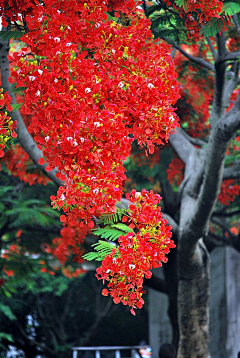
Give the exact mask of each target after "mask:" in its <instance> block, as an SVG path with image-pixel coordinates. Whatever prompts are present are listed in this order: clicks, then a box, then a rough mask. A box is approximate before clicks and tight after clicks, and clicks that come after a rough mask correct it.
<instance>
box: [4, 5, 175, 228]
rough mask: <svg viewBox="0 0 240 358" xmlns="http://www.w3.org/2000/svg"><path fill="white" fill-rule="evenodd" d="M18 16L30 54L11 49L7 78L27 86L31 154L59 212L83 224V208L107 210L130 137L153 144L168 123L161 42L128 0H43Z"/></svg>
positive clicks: (171, 92) (117, 190)
mask: <svg viewBox="0 0 240 358" xmlns="http://www.w3.org/2000/svg"><path fill="white" fill-rule="evenodd" d="M108 6H109V7H108ZM108 11H112V12H111V13H113V11H115V12H114V16H115V17H114V19H115V21H113V20H112V18H111V20H109V19H108V15H107V12H108ZM26 21H27V24H28V28H29V32H28V33H27V34H26V35H25V36H23V38H22V41H24V42H25V43H26V44H27V46H28V47H29V48H30V50H29V55H26V53H27V48H26V51H24V50H22V51H21V53H14V54H13V55H12V56H11V60H14V61H15V63H16V66H15V67H14V68H13V73H12V82H16V83H17V86H20V87H25V88H27V89H26V90H25V103H24V106H23V107H22V111H23V113H25V114H33V119H32V123H31V124H30V131H31V132H32V133H33V134H34V136H35V140H36V141H37V142H38V145H39V148H41V149H42V150H43V155H44V158H42V159H41V160H40V161H39V163H40V164H43V163H44V161H46V162H47V163H48V166H47V168H46V169H47V170H49V171H50V170H52V169H53V168H55V167H58V169H59V174H58V177H59V178H60V179H62V180H65V185H64V186H62V187H60V188H59V190H58V194H57V196H52V197H51V200H52V201H53V203H54V206H56V207H57V208H62V209H63V210H64V212H65V214H66V216H62V217H61V220H62V221H63V222H65V221H67V222H69V223H71V224H72V225H74V224H76V223H77V222H78V219H79V218H82V220H83V221H85V222H88V223H89V226H90V227H92V226H93V225H94V223H93V221H92V220H91V216H92V215H100V214H101V213H103V212H113V211H114V210H115V207H114V205H115V203H116V201H118V200H120V198H121V196H122V181H123V180H124V179H125V174H124V167H123V165H122V162H123V161H124V160H125V159H126V158H127V157H128V156H129V154H130V150H131V143H132V141H133V139H134V138H135V139H137V141H138V143H139V145H141V146H142V145H144V146H146V147H147V149H148V151H149V152H150V153H152V152H153V151H154V145H155V144H164V143H165V142H166V141H167V140H168V136H169V133H170V132H171V131H172V130H173V129H174V128H175V127H176V125H177V119H176V115H175V113H174V111H173V108H172V105H173V104H174V103H175V102H176V100H177V99H178V98H179V95H178V89H177V82H176V73H175V72H174V67H173V64H172V60H171V57H170V54H169V46H168V45H166V44H163V43H162V44H157V43H155V42H153V41H152V35H151V32H150V27H149V25H150V22H149V20H147V19H145V18H143V17H141V16H139V15H138V14H137V12H136V5H135V1H134V0H129V1H124V2H115V1H111V2H109V3H108V2H107V1H106V2H102V1H100V0H92V1H88V2H84V1H78V2H76V1H73V0H69V1H64V0H46V1H44V6H42V5H39V6H37V7H36V8H33V9H32V10H31V16H26ZM73 30H74V31H73ZM30 52H31V55H30Z"/></svg>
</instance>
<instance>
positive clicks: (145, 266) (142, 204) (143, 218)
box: [96, 190, 175, 314]
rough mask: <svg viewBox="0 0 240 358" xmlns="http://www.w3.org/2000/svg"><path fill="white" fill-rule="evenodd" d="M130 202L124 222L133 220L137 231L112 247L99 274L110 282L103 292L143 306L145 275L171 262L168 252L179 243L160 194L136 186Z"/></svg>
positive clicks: (121, 300)
mask: <svg viewBox="0 0 240 358" xmlns="http://www.w3.org/2000/svg"><path fill="white" fill-rule="evenodd" d="M128 199H129V200H130V202H131V203H130V205H129V209H128V214H127V215H128V216H123V218H122V221H123V222H128V223H129V222H130V225H129V226H130V227H131V228H134V229H135V230H134V231H136V233H135V232H130V233H127V234H126V235H125V236H120V237H119V240H118V241H119V246H118V247H117V248H116V249H115V248H114V249H113V250H112V253H111V254H110V255H108V256H107V257H106V258H105V259H104V260H103V262H102V265H101V267H99V268H97V274H96V276H97V278H98V279H99V280H103V283H104V282H105V281H107V282H108V285H107V288H105V289H103V291H102V294H103V295H104V296H107V295H108V294H110V295H111V297H113V301H114V302H115V303H119V302H122V303H123V304H124V305H128V306H129V307H131V313H132V314H135V312H134V309H135V308H141V307H142V306H143V304H144V300H143V299H142V294H143V293H144V291H143V278H144V277H145V278H150V277H151V275H152V273H151V271H150V270H151V269H152V268H157V267H160V266H161V265H162V262H167V258H166V254H168V252H169V249H170V248H174V247H175V244H174V243H173V241H172V240H171V236H172V234H171V226H170V225H166V224H167V221H166V220H164V219H163V217H162V213H161V211H160V207H159V206H158V204H159V202H160V199H161V197H160V195H158V194H153V192H152V191H150V192H148V191H146V190H142V191H141V193H138V192H136V190H132V192H131V196H130V197H129V196H128Z"/></svg>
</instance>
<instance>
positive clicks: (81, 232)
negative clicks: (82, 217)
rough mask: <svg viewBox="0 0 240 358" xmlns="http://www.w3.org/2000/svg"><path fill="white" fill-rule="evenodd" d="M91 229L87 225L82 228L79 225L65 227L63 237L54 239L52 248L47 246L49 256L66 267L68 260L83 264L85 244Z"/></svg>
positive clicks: (61, 232)
mask: <svg viewBox="0 0 240 358" xmlns="http://www.w3.org/2000/svg"><path fill="white" fill-rule="evenodd" d="M89 231H90V229H89V227H88V226H87V225H85V226H84V227H80V226H78V225H76V226H71V225H65V226H64V227H63V228H62V229H61V230H60V235H61V237H56V238H54V239H53V241H52V243H53V245H52V246H49V245H47V246H46V250H47V252H48V253H49V254H52V255H53V256H54V257H56V258H57V259H58V260H59V262H60V264H61V265H65V264H66V262H67V261H68V260H70V259H71V261H73V262H77V263H82V262H83V261H84V260H83V259H82V255H83V253H84V249H83V246H82V244H83V242H84V239H85V237H86V235H87V234H88V233H89Z"/></svg>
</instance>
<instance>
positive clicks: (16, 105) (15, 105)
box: [11, 103, 23, 112]
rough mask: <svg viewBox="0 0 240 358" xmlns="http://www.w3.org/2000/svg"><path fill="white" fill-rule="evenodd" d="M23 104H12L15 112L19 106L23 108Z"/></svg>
mask: <svg viewBox="0 0 240 358" xmlns="http://www.w3.org/2000/svg"><path fill="white" fill-rule="evenodd" d="M22 105H23V103H14V104H11V107H12V111H13V112H16V111H17V110H18V109H19V108H21V107H22Z"/></svg>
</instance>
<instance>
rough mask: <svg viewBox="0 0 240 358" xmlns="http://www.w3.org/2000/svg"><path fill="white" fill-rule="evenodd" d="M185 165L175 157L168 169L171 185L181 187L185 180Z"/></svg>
mask: <svg viewBox="0 0 240 358" xmlns="http://www.w3.org/2000/svg"><path fill="white" fill-rule="evenodd" d="M184 167H185V165H184V163H183V161H182V160H181V159H180V158H178V157H174V158H173V159H172V160H171V162H170V164H169V166H168V168H167V179H168V181H169V183H170V184H172V185H174V184H175V185H177V186H179V185H180V184H181V182H182V180H183V172H184Z"/></svg>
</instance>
